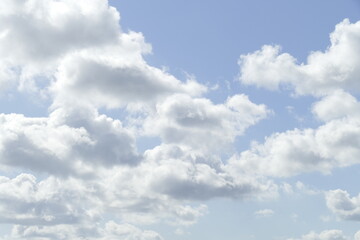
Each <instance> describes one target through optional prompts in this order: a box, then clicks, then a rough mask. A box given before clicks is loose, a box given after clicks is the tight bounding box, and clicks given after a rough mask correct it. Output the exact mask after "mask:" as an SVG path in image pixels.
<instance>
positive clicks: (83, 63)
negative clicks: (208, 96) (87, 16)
mask: <svg viewBox="0 0 360 240" xmlns="http://www.w3.org/2000/svg"><path fill="white" fill-rule="evenodd" d="M123 35H124V34H123ZM127 37H128V38H130V39H129V40H127V41H130V43H128V42H127V41H123V42H121V44H122V45H119V46H114V47H109V48H108V49H101V50H100V51H99V50H96V51H89V50H87V51H83V52H81V53H75V54H73V55H69V56H68V57H67V58H65V59H64V60H63V61H62V63H61V65H60V66H59V69H58V72H57V74H56V81H55V82H54V84H53V85H52V86H51V89H52V92H53V94H54V95H55V105H59V104H64V103H65V104H70V105H71V104H72V103H73V102H74V100H75V99H77V103H82V104H93V105H95V106H98V107H101V106H105V107H109V108H114V107H122V106H126V105H128V104H135V103H141V104H149V103H155V102H156V101H159V100H160V99H163V98H164V97H166V96H168V95H171V94H174V93H187V94H190V95H199V94H201V93H203V92H204V91H206V87H205V86H202V85H200V84H198V83H197V82H195V81H194V80H188V81H187V82H186V83H182V82H181V81H179V80H178V79H176V78H175V77H173V76H172V75H170V74H168V73H166V72H164V71H163V70H160V69H158V68H154V67H151V66H149V65H147V64H146V63H145V62H144V60H142V57H141V53H142V52H141V51H140V49H139V50H137V51H138V52H136V51H135V52H130V53H126V51H128V48H130V49H131V46H128V45H131V44H138V45H141V44H142V43H143V41H144V40H143V38H142V36H141V35H140V34H137V33H130V34H128V35H127ZM138 48H141V47H138ZM128 55H130V57H128ZM132 55H135V56H132Z"/></svg>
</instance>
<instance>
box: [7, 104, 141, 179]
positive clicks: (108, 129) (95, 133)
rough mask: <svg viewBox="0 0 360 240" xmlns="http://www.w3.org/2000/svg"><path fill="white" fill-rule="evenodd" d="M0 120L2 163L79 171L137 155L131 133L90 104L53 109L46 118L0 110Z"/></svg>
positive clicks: (134, 160)
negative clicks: (99, 112)
mask: <svg viewBox="0 0 360 240" xmlns="http://www.w3.org/2000/svg"><path fill="white" fill-rule="evenodd" d="M0 121H1V126H0V132H1V137H0V156H1V161H0V163H1V164H2V165H3V166H4V165H5V166H12V167H17V168H20V169H21V168H22V169H29V170H33V171H37V172H47V173H50V174H55V175H61V176H68V175H74V176H76V175H77V176H84V177H85V176H86V175H88V174H90V173H91V171H92V170H91V169H92V167H93V166H105V167H109V166H113V165H117V164H128V165H135V164H137V163H138V162H139V161H140V156H139V155H138V154H137V152H136V148H135V140H134V138H133V136H132V135H131V133H130V132H129V131H128V130H126V129H124V128H123V127H122V124H121V122H120V121H118V120H114V119H111V118H108V117H106V116H104V115H99V114H98V113H97V112H96V111H95V110H91V109H90V110H89V109H82V110H81V111H80V110H79V109H75V110H70V111H69V109H68V110H67V111H66V110H63V109H57V110H56V111H54V112H53V113H52V114H51V115H50V117H48V118H27V117H24V116H23V115H19V114H9V115H6V114H1V115H0ZM0 166H1V165H0Z"/></svg>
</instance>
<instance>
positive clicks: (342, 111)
mask: <svg viewBox="0 0 360 240" xmlns="http://www.w3.org/2000/svg"><path fill="white" fill-rule="evenodd" d="M312 111H313V113H314V115H315V116H316V117H317V118H318V119H320V120H322V121H325V122H327V121H330V120H333V119H339V118H344V117H356V118H359V117H360V103H359V102H358V101H357V99H356V98H355V97H354V96H352V95H351V94H349V93H347V92H345V91H343V90H337V91H334V92H333V93H332V94H329V95H328V96H326V97H324V98H322V99H321V100H320V101H318V102H316V103H315V104H314V105H313V108H312Z"/></svg>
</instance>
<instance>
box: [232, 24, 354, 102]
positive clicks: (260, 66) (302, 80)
mask: <svg viewBox="0 0 360 240" xmlns="http://www.w3.org/2000/svg"><path fill="white" fill-rule="evenodd" d="M330 40H331V45H330V46H329V47H328V48H327V49H326V51H324V52H320V51H315V52H312V53H311V54H309V56H308V58H307V62H306V63H305V64H304V63H302V64H298V63H297V61H296V59H295V58H294V57H293V56H291V55H290V54H288V53H281V54H280V47H279V46H271V45H266V46H263V47H262V49H261V50H258V51H256V52H254V53H250V54H247V55H242V56H241V57H240V60H239V65H240V67H241V72H240V81H241V83H243V84H246V85H255V86H258V87H264V88H267V89H271V90H275V89H279V88H283V89H288V88H290V89H293V90H294V92H295V94H297V95H305V94H312V95H315V96H322V95H326V94H329V93H331V92H333V91H334V90H337V89H344V90H346V91H349V90H351V91H356V92H358V91H359V90H360V89H359V84H358V83H357V82H358V76H359V73H360V67H359V62H360V57H359V56H358V54H354V53H357V52H360V22H356V23H350V21H349V20H348V19H345V20H344V21H342V22H341V23H339V24H338V25H336V27H335V30H334V32H333V33H331V35H330Z"/></svg>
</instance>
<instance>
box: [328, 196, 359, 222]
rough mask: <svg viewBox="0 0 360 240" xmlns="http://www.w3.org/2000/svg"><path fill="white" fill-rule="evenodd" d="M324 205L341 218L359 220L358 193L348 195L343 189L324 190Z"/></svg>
mask: <svg viewBox="0 0 360 240" xmlns="http://www.w3.org/2000/svg"><path fill="white" fill-rule="evenodd" d="M325 197H326V205H327V206H328V208H329V209H330V210H331V211H332V212H333V213H334V214H336V216H338V217H339V218H341V219H345V220H352V221H360V195H358V196H355V197H350V194H349V193H348V192H346V191H344V190H341V189H336V190H332V191H328V192H326V195H325Z"/></svg>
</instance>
